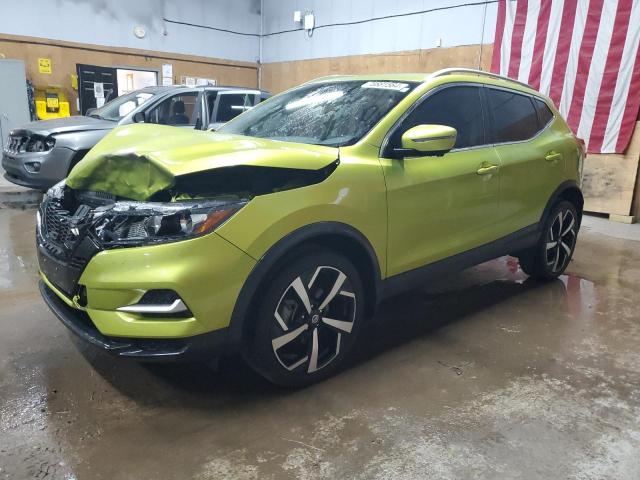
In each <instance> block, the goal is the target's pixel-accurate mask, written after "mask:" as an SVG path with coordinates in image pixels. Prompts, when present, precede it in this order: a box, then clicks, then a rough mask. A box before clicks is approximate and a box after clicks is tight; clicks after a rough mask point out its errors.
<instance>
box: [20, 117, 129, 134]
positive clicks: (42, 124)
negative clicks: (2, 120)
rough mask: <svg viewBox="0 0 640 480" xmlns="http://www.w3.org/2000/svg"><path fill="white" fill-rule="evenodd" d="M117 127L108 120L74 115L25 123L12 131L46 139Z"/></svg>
mask: <svg viewBox="0 0 640 480" xmlns="http://www.w3.org/2000/svg"><path fill="white" fill-rule="evenodd" d="M117 125H118V123H117V122H111V121H109V120H101V119H99V118H93V117H84V116H80V115H75V116H73V117H63V118H54V119H52V120H40V121H38V122H31V123H27V124H26V125H23V126H21V127H20V128H16V129H14V130H13V131H14V132H19V131H24V132H27V133H30V134H33V133H36V134H38V135H42V136H45V137H46V136H49V135H55V134H58V133H68V132H82V131H86V130H111V129H112V128H114V127H115V126H117Z"/></svg>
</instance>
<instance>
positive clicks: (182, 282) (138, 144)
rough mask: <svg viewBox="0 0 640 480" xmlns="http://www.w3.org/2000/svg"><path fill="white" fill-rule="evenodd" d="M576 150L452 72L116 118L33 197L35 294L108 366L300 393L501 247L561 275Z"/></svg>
mask: <svg viewBox="0 0 640 480" xmlns="http://www.w3.org/2000/svg"><path fill="white" fill-rule="evenodd" d="M584 155H585V152H584V147H583V144H582V142H581V141H580V140H579V139H577V138H576V137H575V136H574V135H573V134H572V133H571V131H570V130H569V128H568V127H567V125H566V123H565V122H564V120H563V119H562V118H561V117H560V115H559V114H558V111H557V110H556V109H555V108H554V107H553V104H552V102H551V101H550V100H549V99H548V98H546V97H544V96H542V95H541V94H539V93H538V92H536V91H534V90H533V89H531V88H530V87H528V86H526V85H524V84H520V83H517V82H515V81H512V80H509V79H506V78H502V77H498V76H495V75H492V74H488V73H485V72H480V71H475V70H465V69H448V70H442V71H439V72H436V73H433V74H406V75H375V76H340V77H328V78H322V79H319V80H315V81H312V82H309V83H306V84H304V85H302V86H299V87H297V88H294V89H292V90H289V91H287V92H284V93H282V94H280V95H277V96H275V97H272V98H271V99H269V100H267V101H265V102H264V103H262V104H260V105H258V106H256V107H255V108H253V109H251V110H249V111H247V112H245V113H243V114H242V115H240V116H239V117H237V118H236V119H234V120H233V121H231V122H230V123H228V124H227V125H225V126H224V127H223V128H221V129H220V130H219V131H218V132H215V133H214V132H201V131H193V130H183V129H177V128H173V127H167V126H161V125H149V124H136V125H127V126H122V127H119V128H116V129H115V130H113V131H112V132H111V133H109V134H108V135H107V136H106V137H105V138H104V139H103V140H102V141H100V142H99V143H98V144H97V145H96V146H95V147H94V148H93V149H92V150H91V151H90V152H89V154H87V156H86V157H85V158H84V159H83V160H82V161H81V162H80V163H79V164H78V165H77V166H76V167H75V168H74V169H73V170H72V172H71V173H70V175H69V177H68V178H67V179H66V181H64V182H61V183H60V184H58V185H56V186H55V187H53V188H52V189H50V190H49V192H48V193H47V195H46V196H45V198H44V200H43V202H42V204H41V206H40V209H39V211H38V226H37V243H38V255H39V266H40V272H41V279H42V282H41V284H40V288H41V292H42V295H43V297H44V299H45V301H46V302H47V303H48V305H49V306H50V308H51V309H52V310H53V312H54V313H55V314H56V315H57V316H58V317H59V318H60V320H62V322H63V323H64V324H65V325H66V326H67V327H69V328H70V329H71V330H72V331H74V332H75V333H77V334H78V335H80V336H81V337H83V338H84V339H85V340H87V341H89V342H91V343H92V344H94V345H97V346H99V347H101V348H103V349H105V350H107V351H109V352H111V353H113V354H115V355H118V356H120V357H128V358H135V359H147V360H148V359H177V358H202V357H203V356H219V355H232V354H236V353H240V354H241V355H242V357H244V358H245V360H246V361H247V362H248V364H249V365H251V366H252V367H253V368H254V369H255V370H256V371H258V372H259V373H260V374H262V375H263V376H265V377H266V378H268V379H269V380H271V381H272V382H274V383H277V384H280V385H304V384H308V383H311V382H314V381H317V380H319V379H322V378H324V377H326V376H327V375H329V374H331V373H332V372H333V371H335V370H336V368H337V367H338V366H339V365H340V364H342V363H343V360H344V359H345V357H346V356H347V355H348V354H349V351H350V349H351V347H352V346H353V345H354V342H355V341H356V338H357V337H358V332H359V331H360V329H361V328H364V327H365V326H366V323H367V322H368V319H369V318H370V317H371V316H372V315H373V314H374V312H375V309H376V305H377V304H378V303H379V302H380V301H381V300H382V299H383V298H385V297H387V296H390V295H393V294H396V293H398V292H400V291H404V290H407V289H412V288H415V287H419V286H421V285H424V284H425V283H426V282H429V281H430V280H432V279H433V278H435V277H436V276H438V275H441V274H444V273H447V272H451V271H454V270H460V269H464V268H467V267H469V266H472V265H474V264H477V263H480V262H484V261H486V260H489V259H492V258H495V257H498V256H501V255H505V254H511V255H514V256H516V257H518V258H519V259H520V265H521V267H522V269H523V270H524V271H525V272H526V273H527V274H529V275H531V276H533V277H536V278H539V279H552V278H555V277H557V276H558V275H560V274H561V273H562V272H563V271H564V270H565V268H566V267H567V264H568V263H569V260H570V259H571V255H572V253H573V250H574V247H575V243H576V236H577V233H578V228H579V226H580V218H581V214H582V205H583V198H582V194H581V192H580V186H579V185H580V177H581V169H582V162H583V158H584ZM232 357H234V358H237V356H236V355H232Z"/></svg>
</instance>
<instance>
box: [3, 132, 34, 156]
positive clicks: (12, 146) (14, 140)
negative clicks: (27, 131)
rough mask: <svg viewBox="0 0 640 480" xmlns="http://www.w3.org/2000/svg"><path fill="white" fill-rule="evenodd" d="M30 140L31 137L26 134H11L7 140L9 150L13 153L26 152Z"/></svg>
mask: <svg viewBox="0 0 640 480" xmlns="http://www.w3.org/2000/svg"><path fill="white" fill-rule="evenodd" d="M28 141H29V137H28V136H26V135H11V136H10V137H9V141H8V142H7V150H8V151H9V152H11V153H20V152H24V151H25V149H26V146H27V142H28Z"/></svg>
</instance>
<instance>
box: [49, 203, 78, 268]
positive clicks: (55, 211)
mask: <svg viewBox="0 0 640 480" xmlns="http://www.w3.org/2000/svg"><path fill="white" fill-rule="evenodd" d="M42 213H43V215H42V216H43V218H42V227H43V232H42V233H43V237H44V240H45V246H47V247H50V248H47V250H50V252H51V253H54V255H55V256H58V257H60V256H62V257H64V256H66V255H65V254H64V251H65V250H67V249H69V247H70V246H71V245H72V244H73V242H74V240H75V235H74V234H73V233H72V232H71V226H70V220H71V215H70V214H69V212H68V211H66V210H64V209H63V208H62V207H61V206H60V205H59V204H56V203H54V202H45V203H44V209H43V212H42Z"/></svg>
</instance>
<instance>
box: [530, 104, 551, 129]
mask: <svg viewBox="0 0 640 480" xmlns="http://www.w3.org/2000/svg"><path fill="white" fill-rule="evenodd" d="M533 104H534V105H535V107H536V111H537V112H538V126H539V127H540V129H543V128H544V127H546V126H547V124H548V123H549V122H550V121H551V119H552V118H553V112H551V109H549V107H548V105H547V104H546V103H544V102H543V101H542V100H540V99H539V98H534V99H533Z"/></svg>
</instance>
